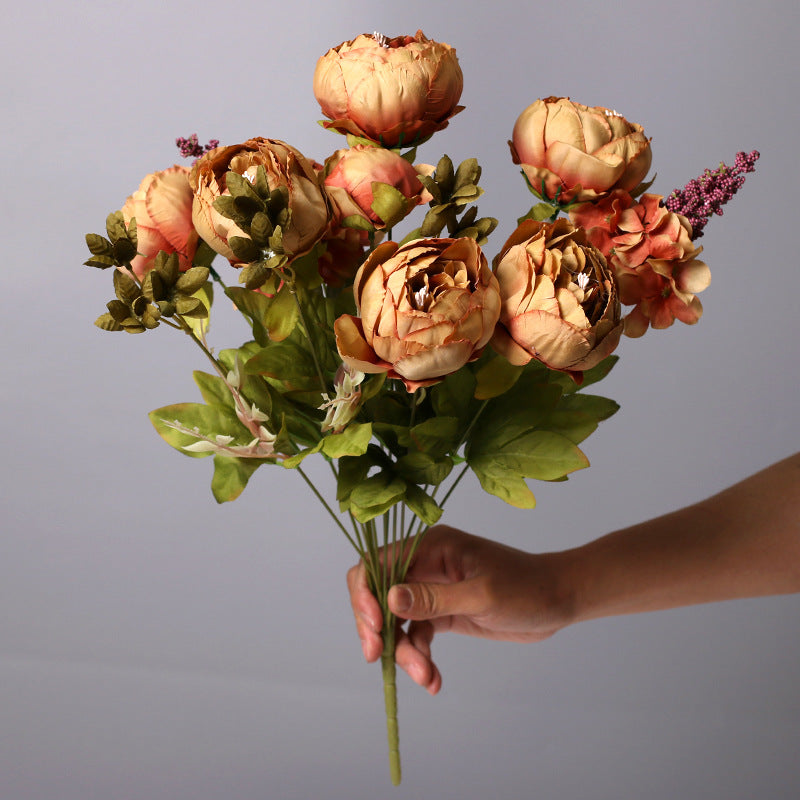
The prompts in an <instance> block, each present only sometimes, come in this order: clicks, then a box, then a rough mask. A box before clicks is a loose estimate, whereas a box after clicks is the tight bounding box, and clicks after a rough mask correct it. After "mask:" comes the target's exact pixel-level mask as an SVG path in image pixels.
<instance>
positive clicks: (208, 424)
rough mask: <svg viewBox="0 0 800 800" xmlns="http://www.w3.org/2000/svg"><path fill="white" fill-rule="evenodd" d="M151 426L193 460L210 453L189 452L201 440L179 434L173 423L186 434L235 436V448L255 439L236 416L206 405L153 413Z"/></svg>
mask: <svg viewBox="0 0 800 800" xmlns="http://www.w3.org/2000/svg"><path fill="white" fill-rule="evenodd" d="M149 417H150V422H152V423H153V427H154V428H155V429H156V431H158V434H159V436H161V438H162V439H163V440H164V441H165V442H166V443H167V444H168V445H170V446H171V447H174V448H175V449H176V450H179V451H180V452H181V453H183V454H184V455H186V456H189V457H191V458H204V457H205V456H207V455H210V453H209V452H199V453H198V452H192V451H189V450H186V449H185V448H186V447H187V446H189V445H193V444H196V443H197V442H198V441H200V439H199V437H198V436H192V435H191V434H190V433H184V432H183V431H180V430H176V429H175V428H172V427H170V424H169V423H173V422H177V423H178V424H180V425H181V426H182V427H183V428H185V429H186V430H189V431H192V430H194V429H197V431H196V432H197V433H198V434H199V435H201V436H207V437H209V438H213V437H215V436H219V435H222V436H233V437H234V441H233V442H232V444H247V443H248V442H250V440H251V439H252V436H251V435H250V432H249V431H248V430H247V428H245V427H244V425H242V423H241V422H239V420H238V419H237V418H236V414H235V413H234V412H233V411H230V410H228V409H224V408H220V407H219V406H207V405H203V404H202V403H176V404H175V405H171V406H164V407H163V408H157V409H156V410H155V411H151V412H150V414H149Z"/></svg>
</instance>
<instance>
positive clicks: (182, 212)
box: [122, 164, 198, 280]
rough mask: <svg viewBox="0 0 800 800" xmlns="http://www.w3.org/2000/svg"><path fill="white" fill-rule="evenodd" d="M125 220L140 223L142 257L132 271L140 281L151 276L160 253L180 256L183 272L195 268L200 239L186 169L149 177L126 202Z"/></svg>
mask: <svg viewBox="0 0 800 800" xmlns="http://www.w3.org/2000/svg"><path fill="white" fill-rule="evenodd" d="M122 216H123V217H124V219H125V224H126V225H127V224H128V223H129V222H130V221H131V219H133V218H135V219H136V234H137V238H138V244H137V250H138V255H137V256H136V257H135V258H134V259H133V261H131V268H132V269H133V271H134V273H135V274H136V277H137V278H139V279H140V280H141V279H142V278H143V277H144V276H145V275H146V274H147V273H148V272H150V270H151V269H152V268H153V262H154V261H155V259H156V256H157V255H158V253H159V251H160V250H163V251H164V252H165V253H177V254H178V261H179V263H180V267H181V270H182V271H185V270H187V269H189V267H191V266H192V259H193V258H194V254H195V251H196V250H197V244H198V237H197V231H196V230H195V229H194V226H193V225H192V189H191V186H190V185H189V170H188V169H187V168H186V167H180V166H178V165H177V164H176V165H175V166H172V167H170V168H169V169H165V170H163V171H162V172H156V173H153V174H150V175H147V176H146V177H145V179H144V180H143V181H142V182H141V184H140V185H139V188H138V189H137V190H136V191H135V192H134V193H133V194H132V195H131V196H130V197H129V198H128V199H127V200H126V201H125V205H124V206H123V207H122Z"/></svg>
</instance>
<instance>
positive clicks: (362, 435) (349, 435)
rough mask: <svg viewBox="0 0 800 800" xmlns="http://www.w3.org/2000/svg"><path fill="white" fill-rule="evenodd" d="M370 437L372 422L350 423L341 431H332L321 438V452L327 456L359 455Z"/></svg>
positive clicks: (366, 445)
mask: <svg viewBox="0 0 800 800" xmlns="http://www.w3.org/2000/svg"><path fill="white" fill-rule="evenodd" d="M370 439H372V423H371V422H362V423H351V424H350V425H348V426H347V427H346V428H345V429H344V430H343V431H342V432H341V433H332V434H330V435H329V436H326V437H325V438H324V439H323V440H322V452H323V453H324V454H325V455H326V456H328V457H329V458H342V457H343V456H361V455H364V453H366V452H367V447H369V442H370Z"/></svg>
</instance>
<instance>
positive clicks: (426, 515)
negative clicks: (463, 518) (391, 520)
mask: <svg viewBox="0 0 800 800" xmlns="http://www.w3.org/2000/svg"><path fill="white" fill-rule="evenodd" d="M405 504H406V505H407V506H408V507H409V508H410V509H411V510H412V511H413V512H414V513H415V514H416V515H417V516H418V517H419V518H420V519H421V520H422V521H423V522H424V523H425V524H426V525H435V524H436V523H437V522H438V521H439V518H440V517H441V516H442V509H441V508H440V507H439V505H438V504H437V503H436V501H435V500H434V499H433V498H432V497H431V496H430V495H429V494H428V493H427V492H426V491H425V490H423V489H420V487H419V486H416V485H414V484H413V483H412V484H410V485H409V486H408V487H407V488H406V496H405Z"/></svg>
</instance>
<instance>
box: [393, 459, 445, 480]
mask: <svg viewBox="0 0 800 800" xmlns="http://www.w3.org/2000/svg"><path fill="white" fill-rule="evenodd" d="M396 467H397V473H398V474H399V475H401V476H402V477H403V478H405V479H406V480H407V481H409V482H410V483H420V484H428V485H430V486H438V485H439V484H440V483H441V482H442V481H444V479H445V478H446V477H447V476H448V475H449V474H450V471H451V470H452V469H453V460H452V459H451V458H449V457H447V456H445V457H442V458H434V457H433V456H430V455H428V453H420V452H416V453H407V454H406V455H404V456H402V457H401V458H400V459H398V461H397V465H396Z"/></svg>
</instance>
